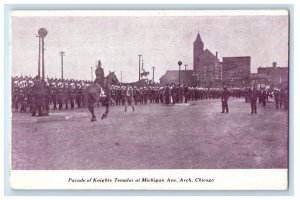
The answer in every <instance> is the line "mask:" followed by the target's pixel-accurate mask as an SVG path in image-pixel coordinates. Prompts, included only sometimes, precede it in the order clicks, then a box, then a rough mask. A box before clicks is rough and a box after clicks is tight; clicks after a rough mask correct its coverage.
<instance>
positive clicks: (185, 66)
mask: <svg viewBox="0 0 300 200" xmlns="http://www.w3.org/2000/svg"><path fill="white" fill-rule="evenodd" d="M187 66H188V64H185V65H184V82H185V83H186V82H187V80H186V68H187Z"/></svg>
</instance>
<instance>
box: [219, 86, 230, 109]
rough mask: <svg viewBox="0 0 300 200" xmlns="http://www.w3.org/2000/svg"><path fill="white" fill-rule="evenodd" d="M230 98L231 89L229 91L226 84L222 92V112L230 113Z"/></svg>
mask: <svg viewBox="0 0 300 200" xmlns="http://www.w3.org/2000/svg"><path fill="white" fill-rule="evenodd" d="M228 99H229V91H228V89H227V87H226V85H224V87H223V91H222V93H221V101H222V112H221V113H225V112H226V113H229V109H228Z"/></svg>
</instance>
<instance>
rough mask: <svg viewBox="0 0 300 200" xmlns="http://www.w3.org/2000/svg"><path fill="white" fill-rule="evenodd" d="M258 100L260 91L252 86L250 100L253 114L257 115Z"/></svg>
mask: <svg viewBox="0 0 300 200" xmlns="http://www.w3.org/2000/svg"><path fill="white" fill-rule="evenodd" d="M257 98H258V91H257V89H256V88H255V87H254V85H253V84H252V85H251V87H250V90H249V100H250V104H251V114H253V113H254V114H256V113H257V106H256V102H257Z"/></svg>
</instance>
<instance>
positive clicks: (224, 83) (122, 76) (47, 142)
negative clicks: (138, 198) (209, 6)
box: [10, 10, 289, 190]
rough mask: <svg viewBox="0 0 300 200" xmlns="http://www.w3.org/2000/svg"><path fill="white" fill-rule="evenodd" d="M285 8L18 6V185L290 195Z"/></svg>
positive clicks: (14, 92) (14, 28) (13, 145)
mask: <svg viewBox="0 0 300 200" xmlns="http://www.w3.org/2000/svg"><path fill="white" fill-rule="evenodd" d="M288 52H289V12H288V11H287V10H207V11H205V10H176V11H175V10H97V11H96V10H93V11H79V10H73V11H70V10H68V11H54V10H52V11H36V10H35V11H29V10H24V11H20V10H19V11H11V13H10V76H11V91H10V94H11V95H10V97H11V98H10V101H11V107H10V109H11V120H10V121H11V134H10V150H11V151H10V186H11V188H12V189H30V190H38V189H74V190H75V189H76V190H77V189H95V190H99V189H100V190H286V189H287V188H288V168H289V166H288V159H289V158H288V148H289V147H288V136H289V132H288V130H289V127H288V116H289V112H288V107H289V98H288V96H289V76H288V75H289V53H288Z"/></svg>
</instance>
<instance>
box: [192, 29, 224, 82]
mask: <svg viewBox="0 0 300 200" xmlns="http://www.w3.org/2000/svg"><path fill="white" fill-rule="evenodd" d="M193 70H194V74H195V75H196V78H195V81H196V84H197V85H198V86H201V87H216V86H217V85H219V84H220V69H219V59H218V53H217V52H216V54H215V55H214V54H213V53H211V51H209V50H208V49H205V50H204V43H203V41H202V39H201V37H200V34H199V33H198V35H197V37H196V40H195V41H194V43H193Z"/></svg>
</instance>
